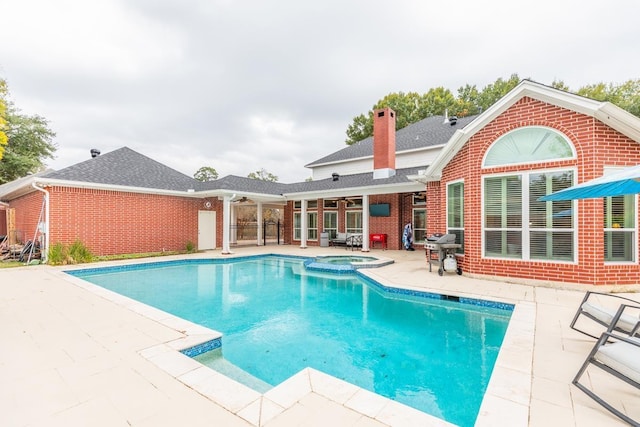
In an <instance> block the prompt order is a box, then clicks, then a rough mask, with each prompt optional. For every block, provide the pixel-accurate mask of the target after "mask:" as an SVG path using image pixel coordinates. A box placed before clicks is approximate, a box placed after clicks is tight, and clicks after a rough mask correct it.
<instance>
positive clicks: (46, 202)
mask: <svg viewBox="0 0 640 427" xmlns="http://www.w3.org/2000/svg"><path fill="white" fill-rule="evenodd" d="M31 186H32V187H33V188H35V189H36V190H38V191H42V192H43V193H44V205H45V206H44V209H45V213H44V244H43V246H42V251H41V255H40V258H41V260H42V262H43V263H46V262H47V256H48V254H49V192H48V191H47V190H45V189H44V188H41V187H38V186H37V185H36V183H35V182H32V183H31ZM38 226H40V224H38Z"/></svg>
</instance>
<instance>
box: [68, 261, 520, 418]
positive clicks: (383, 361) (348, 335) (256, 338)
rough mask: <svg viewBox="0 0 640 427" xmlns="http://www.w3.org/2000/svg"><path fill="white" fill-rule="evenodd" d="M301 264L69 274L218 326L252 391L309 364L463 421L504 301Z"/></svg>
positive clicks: (487, 372)
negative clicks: (409, 287)
mask: <svg viewBox="0 0 640 427" xmlns="http://www.w3.org/2000/svg"><path fill="white" fill-rule="evenodd" d="M302 263H303V260H302V259H295V258H284V257H277V256H265V257H248V258H244V259H234V260H224V261H219V260H199V261H197V262H169V263H153V264H151V265H145V264H141V265H137V266H127V267H124V268H122V267H117V268H115V269H109V268H106V269H91V270H79V271H73V272H70V273H72V274H73V275H75V276H78V277H81V278H83V279H84V280H87V281H89V282H92V283H95V284H98V285H100V286H103V287H105V288H107V289H110V290H113V291H115V292H118V293H120V294H123V295H126V296H129V297H131V298H133V299H136V300H138V301H141V302H143V303H146V304H149V305H151V306H154V307H157V308H160V309H162V310H164V311H167V312H169V313H172V314H174V315H177V316H179V317H182V318H184V319H187V320H190V321H192V322H195V323H198V324H201V325H204V326H207V327H209V328H211V329H215V330H218V331H220V332H222V333H223V334H224V335H223V338H222V343H223V344H222V349H221V353H222V356H223V357H224V361H225V362H226V363H229V362H230V364H233V365H235V366H236V367H238V368H239V369H241V370H243V371H246V372H247V373H249V374H250V375H251V376H253V377H256V378H257V379H258V380H256V388H258V389H259V388H260V387H261V386H260V384H263V385H264V384H265V383H266V387H269V385H270V386H273V385H276V384H278V383H280V382H282V381H284V380H285V379H287V378H288V377H290V376H292V375H293V374H295V373H297V372H298V371H300V370H301V369H303V368H305V367H308V366H310V367H313V368H315V369H317V370H320V371H323V372H325V373H328V374H330V375H333V376H335V377H338V378H341V379H344V380H346V381H349V382H351V383H353V384H356V385H358V386H360V387H363V388H365V389H367V390H371V391H373V392H375V393H378V394H381V395H383V396H386V397H389V398H391V399H394V400H397V401H399V402H402V403H405V404H407V405H409V406H412V407H414V408H417V409H419V410H422V411H424V412H427V413H429V414H432V415H434V416H437V417H440V418H443V419H445V420H447V421H449V422H452V423H455V424H458V425H461V426H472V425H473V424H474V422H475V419H476V417H477V414H478V410H479V408H480V403H481V401H482V397H483V395H484V391H485V390H486V387H487V384H488V381H489V378H490V376H491V372H492V369H493V366H494V363H495V360H496V357H497V355H498V351H499V349H500V345H501V343H502V340H503V337H504V334H505V331H506V328H507V324H508V322H509V318H510V315H511V312H512V311H511V310H512V308H513V307H512V306H509V305H504V304H489V305H490V306H483V305H478V304H473V302H474V301H473V300H471V301H469V302H470V303H466V302H460V301H456V300H455V299H456V298H450V299H441V296H439V295H433V294H422V293H416V292H406V291H405V292H401V291H396V292H387V291H386V290H385V288H383V287H382V286H381V285H379V284H377V283H375V282H372V281H371V280H369V279H366V278H365V277H364V276H363V275H361V274H359V273H355V272H354V273H353V274H350V275H330V274H326V273H316V272H309V271H307V270H305V269H304V266H303V265H302ZM475 302H476V303H479V301H475ZM219 358H220V350H218V351H216V352H211V354H204V355H202V356H199V357H198V359H199V360H201V361H202V362H203V363H205V364H207V363H209V362H210V363H211V364H212V367H214V368H215V366H214V365H216V364H219V362H220V360H219ZM261 391H264V390H261Z"/></svg>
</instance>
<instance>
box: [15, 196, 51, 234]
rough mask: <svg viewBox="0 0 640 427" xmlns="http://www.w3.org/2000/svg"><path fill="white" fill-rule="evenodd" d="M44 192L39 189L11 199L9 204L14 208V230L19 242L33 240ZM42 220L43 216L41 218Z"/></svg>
mask: <svg viewBox="0 0 640 427" xmlns="http://www.w3.org/2000/svg"><path fill="white" fill-rule="evenodd" d="M43 200H44V193H42V192H40V191H36V192H32V193H29V194H26V195H24V196H22V197H19V198H17V199H14V200H12V201H11V203H10V204H9V206H10V207H11V208H14V209H15V220H16V231H17V238H18V242H19V243H25V242H26V241H28V240H33V236H34V235H35V233H36V227H37V226H38V219H39V218H40V211H41V210H42V202H43ZM42 221H44V218H42Z"/></svg>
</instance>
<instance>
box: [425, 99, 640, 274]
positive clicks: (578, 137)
mask: <svg viewBox="0 0 640 427" xmlns="http://www.w3.org/2000/svg"><path fill="white" fill-rule="evenodd" d="M523 126H547V127H550V128H554V129H557V130H558V131H560V132H562V133H564V134H565V135H566V136H567V137H568V138H569V139H570V140H571V142H572V143H573V144H574V146H575V149H576V153H577V158H576V159H571V160H562V161H555V162H547V163H540V164H529V165H524V166H523V165H513V166H512V165H509V166H505V167H499V168H491V169H490V170H483V168H482V161H483V159H484V155H485V153H486V151H487V149H488V148H489V147H490V146H491V144H492V143H493V142H494V141H495V140H496V139H497V138H498V137H500V136H501V135H503V134H504V133H506V132H509V131H511V130H513V129H516V128H518V127H523ZM638 163H640V145H639V144H638V142H635V141H633V140H630V139H629V138H627V137H626V136H624V135H622V134H620V133H618V132H617V131H615V130H613V129H611V128H609V127H608V126H606V125H604V124H603V123H602V122H600V121H598V120H597V119H595V118H592V117H589V116H586V115H582V114H579V113H576V112H573V111H569V110H566V109H562V108H559V107H556V106H552V105H550V104H546V103H543V102H540V101H536V100H533V99H530V98H523V99H522V100H520V101H518V102H517V103H516V104H514V105H513V106H512V107H511V108H509V109H508V110H507V111H506V112H504V113H503V114H501V115H500V116H498V117H497V118H496V119H495V120H493V121H492V122H491V123H489V124H488V125H487V126H485V127H484V128H483V129H482V130H480V131H479V132H478V133H476V134H475V135H474V136H473V137H471V138H470V139H469V141H468V142H467V143H466V145H465V146H464V148H463V149H462V150H460V151H459V152H458V153H457V154H456V156H455V157H454V158H453V159H452V161H451V162H450V163H449V165H447V167H446V168H445V169H444V170H443V174H442V181H441V189H440V191H439V189H438V187H437V185H436V184H435V183H432V184H429V185H427V192H428V196H427V200H428V201H429V200H430V198H432V197H433V198H436V199H439V200H440V204H439V206H440V209H439V211H440V214H439V216H434V215H433V213H432V212H430V214H429V215H428V221H429V229H430V230H437V229H439V228H440V226H445V225H446V212H445V208H446V200H445V198H446V191H445V188H446V184H447V183H448V182H451V181H455V180H458V179H463V180H464V227H465V254H464V257H461V258H459V262H460V265H461V267H462V269H463V270H464V271H466V272H470V273H476V274H482V275H496V276H502V277H517V278H524V279H537V280H543V281H553V282H575V283H585V284H596V285H602V284H630V283H638V282H640V269H639V268H638V265H637V264H632V265H606V264H605V263H604V257H603V253H604V236H603V226H602V224H603V219H602V218H603V209H602V204H603V201H602V199H588V200H582V201H579V202H578V212H579V216H578V218H579V223H578V224H577V233H578V239H579V240H578V249H577V253H578V262H577V263H575V264H571V263H557V262H540V261H535V262H534V261H518V260H502V259H484V258H482V247H481V244H482V234H481V233H482V211H481V206H482V203H481V202H482V200H481V195H482V191H481V186H482V179H481V175H482V174H494V173H503V172H513V171H519V170H523V169H526V170H535V169H549V168H557V167H577V171H578V172H577V182H583V181H586V180H590V179H593V178H596V177H598V176H600V175H602V174H603V168H604V167H605V166H631V165H635V164H638ZM430 205H431V204H430ZM435 224H437V225H435Z"/></svg>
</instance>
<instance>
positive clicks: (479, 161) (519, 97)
mask: <svg viewBox="0 0 640 427" xmlns="http://www.w3.org/2000/svg"><path fill="white" fill-rule="evenodd" d="M639 142H640V119H638V118H637V117H635V116H633V115H631V114H629V113H628V112H626V111H624V110H622V109H620V108H618V107H616V106H614V105H612V104H610V103H607V102H598V101H594V100H591V99H586V98H583V97H580V96H577V95H573V94H570V93H567V92H563V91H559V90H556V89H553V88H550V87H547V86H543V85H539V84H537V83H534V82H530V81H523V82H521V83H520V84H519V85H518V86H517V87H516V88H514V89H513V90H512V91H511V92H509V93H508V94H507V95H506V96H505V97H504V98H502V99H501V100H500V101H498V102H497V103H496V104H494V105H493V106H492V107H491V108H489V109H488V110H487V111H485V112H484V113H483V114H481V115H480V116H478V117H477V118H476V119H475V120H474V121H473V123H471V124H469V125H468V126H466V127H465V128H464V129H461V130H459V131H458V132H456V134H455V135H454V136H453V137H452V138H451V139H450V140H449V142H448V143H447V145H446V146H445V147H443V149H442V151H440V154H439V156H438V158H436V159H435V160H434V161H433V163H432V164H431V165H430V166H429V168H428V169H427V172H426V173H425V174H424V175H423V176H421V177H419V178H418V179H419V180H420V181H421V182H423V183H425V184H426V186H427V200H430V201H439V203H434V206H437V210H435V211H434V210H431V211H430V212H429V217H428V230H429V231H438V230H443V229H446V230H448V231H449V232H451V233H455V234H457V235H458V236H460V237H461V239H460V240H462V241H464V248H463V251H461V254H459V258H458V260H459V263H460V264H461V265H462V268H463V270H464V271H465V272H468V273H471V274H477V275H486V276H500V277H502V278H516V277H517V278H520V279H532V280H538V281H547V282H575V283H586V284H594V285H603V284H632V283H638V282H639V281H640V269H639V268H638V218H637V201H636V196H635V195H630V196H618V197H608V198H604V199H602V198H600V199H588V200H581V201H561V202H541V201H539V200H538V198H539V197H542V196H544V195H546V194H550V193H552V192H555V191H558V190H561V189H563V188H567V187H570V186H571V185H574V184H577V183H580V182H584V181H588V180H590V179H593V178H596V177H599V176H601V175H603V174H606V173H608V172H611V171H615V170H616V169H619V168H621V167H625V166H632V165H636V164H638V163H640V149H639V148H640V147H639V146H638V144H639Z"/></svg>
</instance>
